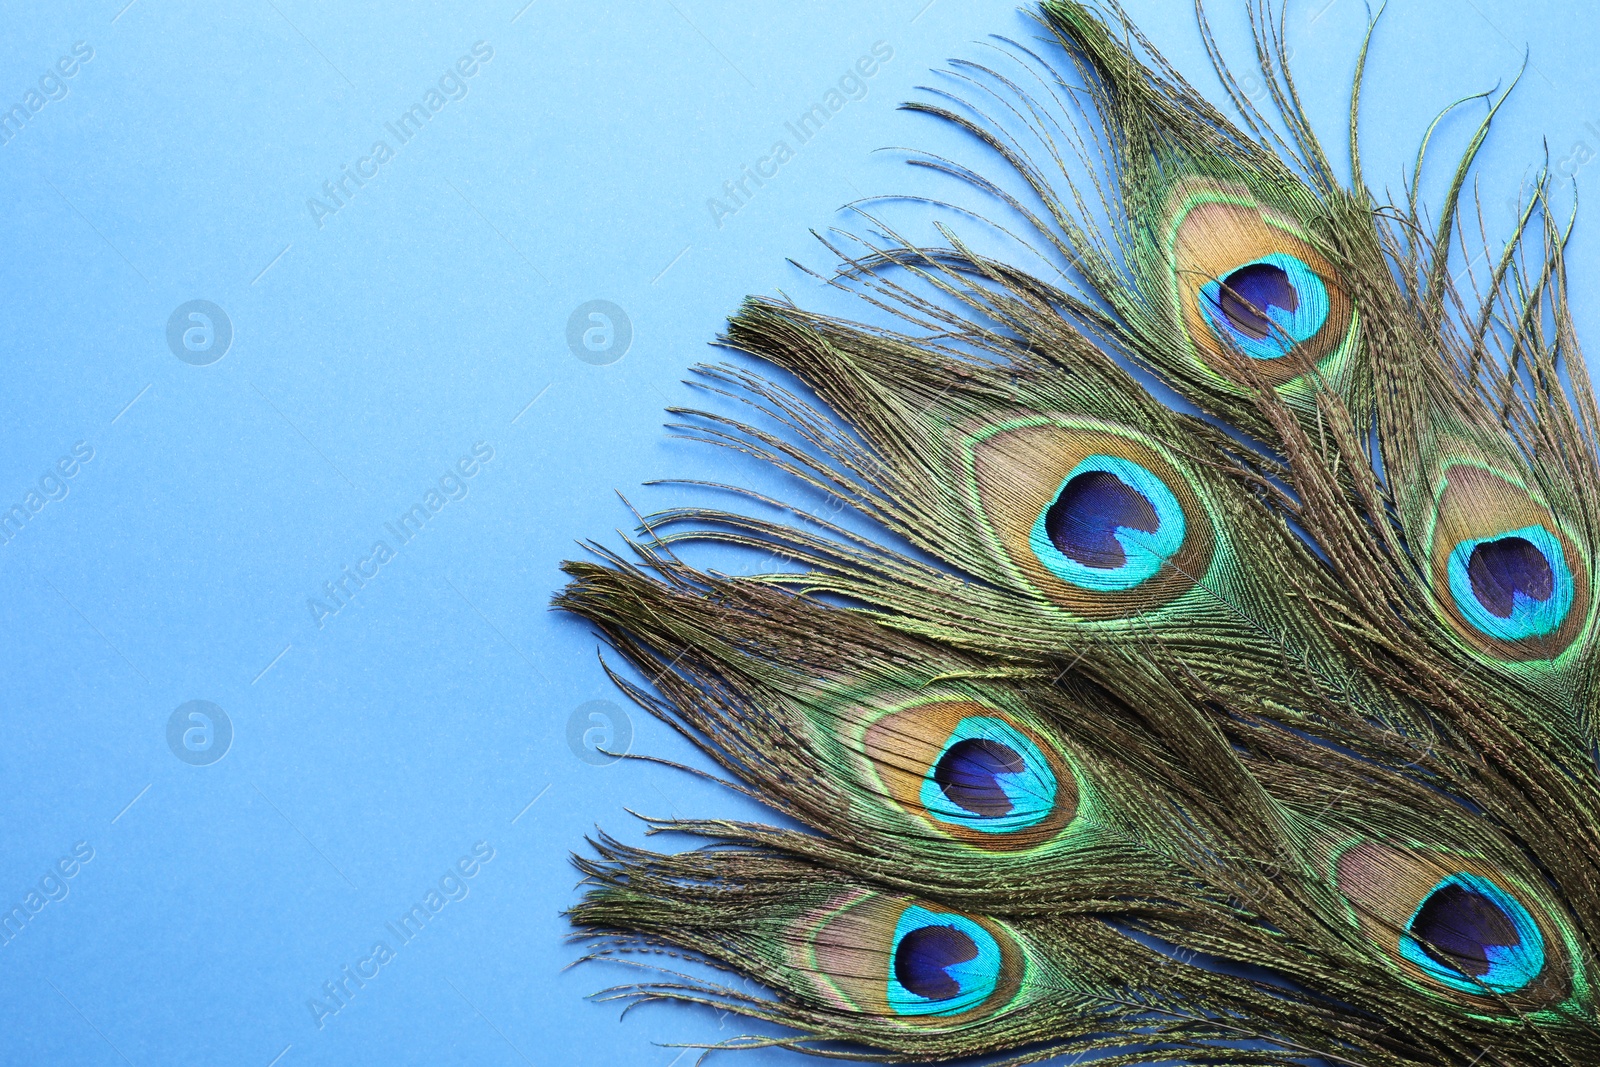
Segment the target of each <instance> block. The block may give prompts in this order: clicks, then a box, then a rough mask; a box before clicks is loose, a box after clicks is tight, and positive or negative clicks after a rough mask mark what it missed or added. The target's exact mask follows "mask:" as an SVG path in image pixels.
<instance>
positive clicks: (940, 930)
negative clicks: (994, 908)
mask: <svg viewBox="0 0 1600 1067" xmlns="http://www.w3.org/2000/svg"><path fill="white" fill-rule="evenodd" d="M892 951H893V953H894V965H893V966H892V967H890V968H889V976H888V983H887V991H886V999H887V1000H888V1001H889V1007H891V1008H893V1009H894V1011H895V1012H896V1013H897V1014H899V1015H960V1014H961V1013H963V1012H967V1011H971V1010H972V1009H973V1008H976V1007H978V1006H979V1005H981V1004H982V1003H983V1002H984V1001H986V1000H988V999H989V998H990V997H992V996H994V992H995V990H996V989H997V988H998V987H999V985H1000V975H1001V969H1002V961H1001V956H1000V943H999V942H998V941H996V940H995V937H994V935H993V934H991V933H990V932H989V931H988V930H985V929H984V928H983V927H982V926H979V925H978V924H977V923H975V922H973V921H972V920H971V919H969V918H967V917H966V916H964V915H956V914H952V913H948V912H947V913H937V912H932V911H929V910H928V909H927V908H924V907H920V906H918V905H915V904H913V905H911V906H910V907H908V908H906V910H905V911H903V912H901V914H900V921H899V922H898V923H897V924H896V925H895V931H894V947H893V950H892Z"/></svg>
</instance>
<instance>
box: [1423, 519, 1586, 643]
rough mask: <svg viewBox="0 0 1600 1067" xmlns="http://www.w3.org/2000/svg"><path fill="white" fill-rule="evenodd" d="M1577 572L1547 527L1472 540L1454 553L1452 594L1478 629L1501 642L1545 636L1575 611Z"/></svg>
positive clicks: (1467, 540) (1461, 610)
mask: <svg viewBox="0 0 1600 1067" xmlns="http://www.w3.org/2000/svg"><path fill="white" fill-rule="evenodd" d="M1572 594H1573V581H1572V571H1571V570H1570V569H1569V568H1568V567H1567V560H1566V554H1565V552H1563V550H1562V547H1561V542H1560V540H1559V539H1557V537H1556V535H1555V534H1554V533H1552V532H1551V531H1550V530H1549V528H1547V527H1545V526H1524V527H1522V528H1521V529H1517V530H1511V531H1509V532H1507V533H1504V534H1501V535H1500V536H1498V537H1483V538H1477V537H1473V538H1468V539H1466V540H1464V541H1460V542H1458V543H1457V544H1456V547H1455V548H1454V549H1452V550H1451V552H1450V595H1451V596H1452V597H1453V598H1454V600H1455V603H1456V607H1457V609H1458V610H1460V612H1461V613H1462V614H1463V615H1465V616H1466V619H1467V621H1468V622H1469V623H1471V624H1472V625H1473V626H1475V627H1477V628H1478V629H1479V630H1481V631H1482V632H1483V633H1485V634H1487V635H1488V636H1490V637H1493V638H1497V639H1499V640H1501V641H1520V640H1522V639H1523V638H1527V637H1546V636H1548V635H1549V634H1552V633H1554V632H1555V631H1556V630H1557V629H1558V628H1559V627H1560V626H1561V623H1562V621H1563V620H1564V619H1565V618H1566V617H1567V613H1568V612H1569V611H1571V610H1572Z"/></svg>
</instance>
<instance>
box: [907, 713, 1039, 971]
mask: <svg viewBox="0 0 1600 1067" xmlns="http://www.w3.org/2000/svg"><path fill="white" fill-rule="evenodd" d="M1026 769H1027V765H1026V764H1025V763H1023V761H1022V757H1021V756H1020V755H1018V754H1017V752H1016V750H1015V749H1013V748H1012V747H1011V746H1010V745H1003V744H1001V743H1000V742H999V741H990V740H989V739H988V738H981V737H973V738H967V739H965V740H962V741H957V742H956V743H955V744H953V745H951V746H950V747H949V748H948V749H946V750H945V754H944V755H943V756H942V757H940V759H939V764H938V766H936V767H935V768H934V769H933V780H934V781H935V782H937V783H939V788H940V789H942V790H944V795H945V796H947V797H949V798H950V801H951V803H953V804H957V805H959V806H961V807H963V808H965V809H966V810H967V811H970V812H972V813H973V814H975V815H982V816H984V817H985V818H989V819H995V818H999V817H1000V816H1002V815H1009V814H1011V809H1012V803H1011V798H1010V797H1009V796H1007V795H1006V791H1005V790H1004V789H1002V788H1001V787H1000V775H1002V774H1021V773H1022V772H1023V771H1024V770H1026ZM908 988H909V987H908Z"/></svg>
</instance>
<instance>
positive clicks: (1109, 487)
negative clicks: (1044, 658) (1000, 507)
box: [1028, 455, 1187, 593]
mask: <svg viewBox="0 0 1600 1067" xmlns="http://www.w3.org/2000/svg"><path fill="white" fill-rule="evenodd" d="M1186 526H1187V524H1186V522H1185V520H1184V515H1183V506H1182V505H1181V504H1179V503H1178V498H1177V497H1176V496H1174V495H1173V493H1172V490H1171V489H1169V488H1168V487H1167V485H1166V483H1164V482H1163V481H1162V480H1161V479H1160V478H1159V477H1157V476H1156V474H1155V473H1154V472H1153V471H1151V470H1149V469H1148V468H1146V467H1144V466H1142V465H1141V464H1138V463H1135V462H1133V461H1132V460H1129V459H1124V458H1123V457H1121V456H1108V455H1093V456H1085V457H1084V458H1083V460H1081V461H1080V462H1079V463H1078V464H1077V465H1076V466H1075V467H1073V468H1072V469H1071V470H1070V471H1068V472H1067V476H1066V477H1065V478H1063V479H1062V481H1061V487H1060V488H1059V489H1057V490H1056V495H1055V498H1054V499H1053V500H1052V501H1051V502H1050V505H1049V506H1048V507H1046V508H1044V509H1042V510H1041V511H1040V513H1039V517H1038V518H1037V519H1035V520H1034V523H1033V529H1032V530H1031V531H1029V533H1028V545H1029V547H1030V548H1032V549H1033V554H1034V556H1035V557H1036V558H1037V559H1038V560H1039V562H1040V563H1042V564H1044V566H1045V568H1046V569H1047V570H1049V571H1050V573H1052V574H1054V575H1055V576H1056V577H1057V578H1060V579H1061V580H1062V581H1064V582H1067V583H1068V584H1070V585H1075V586H1077V587H1078V588H1079V589H1088V590H1091V591H1093V592H1096V593H1115V592H1122V591H1124V590H1128V589H1132V588H1134V587H1135V586H1137V585H1140V584H1141V583H1143V582H1146V581H1149V580H1150V579H1151V578H1154V577H1155V576H1156V575H1157V574H1159V573H1161V571H1162V569H1163V568H1164V567H1165V566H1166V565H1167V561H1168V560H1170V559H1171V558H1172V557H1173V556H1174V555H1176V554H1177V553H1178V551H1179V550H1180V549H1182V548H1183V539H1184V533H1185V530H1186Z"/></svg>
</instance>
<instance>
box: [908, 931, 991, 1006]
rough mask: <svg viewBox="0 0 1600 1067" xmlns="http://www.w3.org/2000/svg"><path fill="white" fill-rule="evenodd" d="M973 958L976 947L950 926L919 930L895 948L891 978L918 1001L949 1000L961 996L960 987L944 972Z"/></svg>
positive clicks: (910, 933) (976, 950) (965, 936)
mask: <svg viewBox="0 0 1600 1067" xmlns="http://www.w3.org/2000/svg"><path fill="white" fill-rule="evenodd" d="M977 957H978V946H977V945H975V944H974V943H973V941H972V938H971V937H969V936H967V935H966V934H964V933H962V932H961V931H960V930H957V929H956V928H955V927H954V926H921V927H918V928H917V929H915V930H912V931H910V932H909V933H907V934H906V936H905V937H902V938H901V939H900V944H898V945H896V946H895V950H894V976H895V979H896V980H897V981H898V982H899V983H900V984H901V985H902V986H905V988H906V989H908V990H909V991H911V992H912V993H915V994H916V995H917V996H919V997H926V998H928V999H929V1000H949V999H950V998H951V997H953V996H956V995H958V994H959V993H960V992H961V983H960V982H958V981H956V980H955V979H954V978H952V977H950V975H949V974H948V973H947V972H946V970H945V969H946V968H947V967H954V966H955V965H956V964H958V963H965V962H967V961H968V960H971V959H977Z"/></svg>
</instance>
